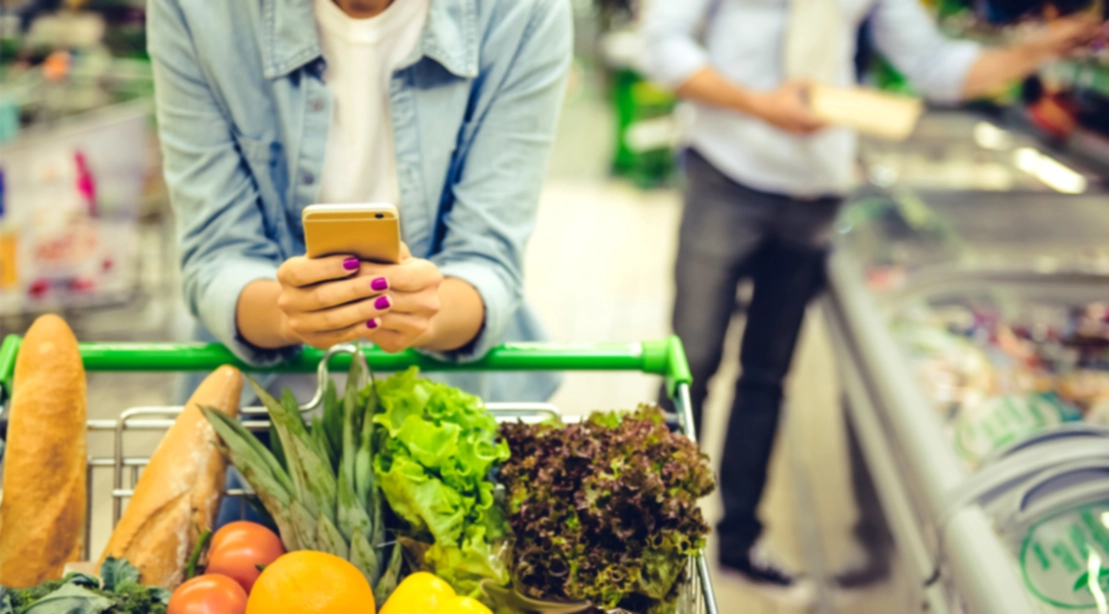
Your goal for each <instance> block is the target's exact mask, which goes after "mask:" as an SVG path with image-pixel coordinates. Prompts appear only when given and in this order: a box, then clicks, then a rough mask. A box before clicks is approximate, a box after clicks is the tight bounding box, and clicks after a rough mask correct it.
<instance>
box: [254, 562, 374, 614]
mask: <svg viewBox="0 0 1109 614" xmlns="http://www.w3.org/2000/svg"><path fill="white" fill-rule="evenodd" d="M374 613H375V607H374V593H373V590H372V589H371V588H370V583H369V582H368V581H367V580H366V577H365V576H363V575H362V572H360V571H358V568H357V567H355V566H354V565H351V564H350V563H349V562H348V561H346V560H344V559H341V558H339V557H337V556H335V555H333V554H327V553H324V552H312V551H310V550H299V551H297V552H290V553H289V554H286V555H284V556H282V557H281V558H279V559H277V560H276V561H274V562H273V563H272V564H270V565H269V566H267V567H266V570H265V571H263V572H262V575H261V576H258V580H257V581H256V582H255V583H254V589H253V590H251V591H250V599H249V600H248V601H247V604H246V614H374Z"/></svg>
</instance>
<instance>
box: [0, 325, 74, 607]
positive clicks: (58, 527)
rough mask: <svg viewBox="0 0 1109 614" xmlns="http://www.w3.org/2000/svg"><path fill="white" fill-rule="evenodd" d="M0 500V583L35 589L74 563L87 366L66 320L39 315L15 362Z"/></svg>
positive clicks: (28, 332)
mask: <svg viewBox="0 0 1109 614" xmlns="http://www.w3.org/2000/svg"><path fill="white" fill-rule="evenodd" d="M14 383H15V394H14V395H13V397H12V403H11V411H10V413H9V416H8V442H7V452H6V453H5V458H4V482H3V499H2V500H0V585H3V586H8V587H16V588H26V587H29V586H35V585H37V584H40V583H42V582H44V581H46V580H54V579H57V578H60V577H62V572H63V570H64V569H65V565H66V563H69V562H73V561H78V560H80V558H81V551H82V546H83V539H84V537H85V536H84V535H83V532H84V524H85V513H86V504H87V501H88V492H87V482H86V479H87V477H86V476H87V474H86V466H87V462H88V461H87V456H88V455H87V452H86V449H87V435H86V425H85V414H86V411H87V407H86V403H87V397H86V382H85V368H84V366H83V365H82V363H81V352H80V351H79V350H78V349H77V339H76V338H75V337H74V336H73V331H71V330H70V329H69V326H67V325H66V323H65V321H64V320H62V319H61V318H59V317H57V316H53V315H46V316H42V317H40V318H39V319H37V320H35V323H34V324H33V325H31V328H30V330H28V331H27V335H26V336H25V337H24V338H23V344H22V346H21V347H20V351H19V357H18V358H17V359H16V362H15V382H14Z"/></svg>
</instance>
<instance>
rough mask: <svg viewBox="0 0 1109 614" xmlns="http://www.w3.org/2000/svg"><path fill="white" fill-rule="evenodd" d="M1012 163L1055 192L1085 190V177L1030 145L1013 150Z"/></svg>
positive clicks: (1073, 192) (1079, 192) (1078, 191)
mask: <svg viewBox="0 0 1109 614" xmlns="http://www.w3.org/2000/svg"><path fill="white" fill-rule="evenodd" d="M1013 164H1015V165H1016V167H1017V168H1019V169H1020V170H1022V171H1024V172H1026V173H1028V174H1029V175H1032V176H1033V177H1035V178H1036V179H1039V180H1040V181H1042V182H1043V183H1044V184H1045V185H1047V186H1048V187H1050V188H1051V189H1053V190H1055V191H1056V192H1062V193H1063V194H1082V193H1084V192H1085V191H1086V187H1087V183H1086V178H1085V177H1083V176H1082V175H1081V174H1079V173H1078V172H1076V171H1074V170H1073V169H1071V168H1070V167H1068V166H1066V165H1064V164H1063V163H1061V162H1059V161H1058V160H1056V159H1055V158H1052V157H1051V156H1047V155H1044V154H1042V153H1040V152H1038V151H1036V150H1035V149H1032V148H1031V147H1021V148H1020V149H1017V150H1016V151H1014V152H1013Z"/></svg>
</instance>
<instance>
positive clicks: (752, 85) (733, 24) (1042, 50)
mask: <svg viewBox="0 0 1109 614" xmlns="http://www.w3.org/2000/svg"><path fill="white" fill-rule="evenodd" d="M919 1H920V0H651V1H650V2H649V3H648V4H647V8H646V13H645V15H644V19H643V34H644V37H645V40H646V44H645V62H644V67H645V68H646V70H647V72H648V73H649V74H650V76H651V77H653V78H654V79H655V80H657V81H659V82H661V83H663V84H664V85H667V86H669V87H672V88H673V89H674V90H676V91H677V93H678V95H679V96H680V97H682V98H684V99H686V100H689V101H691V102H692V103H693V106H694V107H695V109H696V118H695V120H694V123H693V124H692V128H691V130H690V133H689V135H688V136H689V142H690V149H689V151H687V152H686V156H685V171H686V177H685V179H686V182H685V196H684V199H685V210H684V213H683V218H682V224H681V231H680V247H679V253H678V260H677V265H676V280H677V299H676V302H675V305H674V315H673V325H674V330H675V332H676V333H677V334H678V335H679V336H680V337H681V338H682V341H683V342H684V343H685V347H686V352H687V354H688V357H689V361H690V366H691V368H692V371H693V378H694V386H693V390H692V396H693V399H692V400H693V409H694V412H695V416H696V418H697V421H698V425H699V424H700V416H701V406H702V404H703V402H704V400H705V397H706V395H707V382H708V381H709V379H710V378H711V377H712V376H713V375H714V374H715V372H716V370H717V368H718V366H719V364H720V360H721V354H722V351H723V343H724V333H725V330H726V328H727V326H728V323H729V321H730V319H731V315H732V313H733V311H734V309H735V299H736V288H737V284H738V283H739V282H740V281H741V280H742V279H744V278H747V277H750V278H751V279H752V280H753V283H754V294H753V297H752V302H751V305H750V308H749V310H748V313H747V328H746V332H745V334H744V339H743V347H742V350H741V356H740V360H741V363H742V375H741V376H740V378H739V381H738V382H737V384H736V389H735V399H734V401H733V405H732V411H731V417H730V419H729V424H728V430H727V435H726V443H725V448H724V454H723V457H722V459H721V473H720V488H721V493H722V496H723V501H724V518H723V520H722V521H721V522H720V524H719V526H718V536H719V539H720V550H719V556H720V563H721V564H722V566H724V567H725V568H727V569H730V570H733V571H735V572H738V573H739V574H740V575H741V576H742V577H744V578H745V579H746V580H748V581H750V582H751V583H754V584H755V585H757V586H759V587H761V588H764V589H767V591H768V592H770V593H772V594H776V595H779V596H782V597H783V598H785V599H786V600H790V601H805V600H807V599H808V598H809V597H810V596H811V584H809V583H807V582H803V581H801V580H802V579H801V578H800V577H799V576H798V574H796V573H794V572H792V571H790V570H788V569H786V568H785V566H784V565H782V564H781V563H778V562H775V561H773V560H772V559H771V557H768V556H766V552H765V550H764V549H763V548H762V547H761V545H760V544H759V537H760V534H761V532H762V524H761V523H760V521H759V519H758V516H757V508H758V505H759V501H760V499H761V496H762V492H763V489H764V486H765V482H766V472H767V465H768V463H769V458H770V454H771V450H772V446H773V442H774V439H775V432H776V429H777V424H778V417H779V411H780V407H781V403H782V381H783V378H784V377H785V376H786V374H787V373H788V371H789V366H790V361H791V359H792V355H793V349H794V345H795V343H796V340H797V335H798V332H799V331H800V328H801V323H802V320H803V317H804V314H805V309H806V306H807V304H808V302H809V301H810V299H811V298H812V297H813V296H814V295H815V294H816V293H817V292H818V291H819V290H820V289H821V286H822V282H823V270H824V261H825V255H826V252H827V248H828V245H829V241H830V238H831V230H832V224H833V221H834V220H835V217H836V214H837V211H838V208H839V205H840V203H841V201H842V199H843V197H844V195H845V194H846V193H847V192H848V190H850V189H851V187H852V185H851V184H852V173H853V166H854V164H855V147H856V136H855V134H854V133H852V132H851V131H850V130H847V129H844V128H835V127H827V126H825V125H824V124H823V123H822V122H821V121H820V120H819V119H818V118H817V117H816V116H815V115H814V114H813V112H812V111H811V110H810V108H809V106H808V105H807V103H806V95H807V89H808V83H811V82H823V83H827V84H829V85H837V86H846V85H849V84H851V83H853V82H854V74H853V63H852V58H853V56H854V54H855V45H856V41H857V36H856V34H857V32H858V28H859V25H860V24H861V22H862V21H863V20H864V19H865V18H866V17H867V16H870V17H871V19H872V26H873V27H872V34H873V38H874V42H875V43H876V46H877V48H878V50H880V51H881V52H883V53H884V54H885V55H886V56H887V57H888V58H889V59H890V60H891V61H892V62H893V63H894V65H896V66H897V67H898V68H899V69H900V70H901V71H902V72H904V73H905V74H907V75H908V77H909V78H910V79H911V80H912V82H913V83H914V84H915V85H916V86H917V87H918V88H919V89H920V90H921V91H923V92H924V94H926V95H927V96H929V97H930V98H932V99H933V100H937V101H940V102H956V101H959V100H962V99H966V98H975V97H979V96H983V95H987V94H990V93H993V92H995V91H996V90H998V89H999V88H1001V87H1003V86H1005V85H1006V84H1009V83H1011V82H1012V81H1013V80H1015V79H1019V78H1021V77H1023V76H1025V75H1028V74H1029V73H1031V72H1033V71H1034V70H1036V69H1037V68H1038V67H1039V66H1041V65H1042V64H1043V63H1044V62H1046V61H1048V60H1050V59H1052V58H1055V57H1058V56H1060V55H1063V54H1066V53H1068V52H1069V51H1071V50H1072V49H1073V48H1075V47H1076V46H1080V45H1083V44H1086V43H1087V42H1089V41H1091V40H1092V39H1093V38H1095V37H1097V36H1098V35H1099V33H1101V32H1103V30H1102V28H1103V26H1102V24H1101V23H1100V22H1099V21H1097V20H1096V19H1094V18H1089V17H1074V18H1066V19H1062V20H1059V21H1056V22H1054V23H1052V24H1050V26H1049V27H1047V28H1044V29H1043V30H1041V31H1039V32H1038V33H1037V34H1036V35H1035V36H1033V37H1031V38H1029V39H1028V40H1026V41H1024V42H1022V43H1019V44H1016V45H1013V46H1010V47H1005V48H997V49H988V50H984V49H982V48H980V47H979V46H978V45H976V44H973V43H969V42H956V41H950V40H947V39H945V38H944V37H943V36H941V35H940V33H939V32H938V31H937V28H936V27H935V25H934V23H933V22H932V19H931V17H930V16H929V15H928V14H927V12H926V11H925V9H924V8H923V7H922V6H921V5H920V3H919ZM702 26H704V29H703V35H704V46H702V45H701V44H700V43H699V42H698V38H697V36H698V33H700V32H702Z"/></svg>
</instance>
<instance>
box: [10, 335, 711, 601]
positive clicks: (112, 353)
mask: <svg viewBox="0 0 1109 614" xmlns="http://www.w3.org/2000/svg"><path fill="white" fill-rule="evenodd" d="M21 342H22V339H21V338H20V337H19V336H16V335H11V336H8V337H7V338H5V339H4V341H3V344H0V404H4V403H6V402H7V399H8V398H10V396H11V394H12V389H13V381H12V380H13V377H14V370H15V359H16V356H17V355H18V353H19V346H20V343H21ZM81 356H82V358H83V360H84V364H85V369H86V370H87V371H89V372H106V371H114V372H148V373H149V372H207V371H212V370H214V369H216V368H217V367H219V366H221V365H226V364H230V365H234V366H236V367H238V368H239V369H241V370H243V371H244V372H258V371H259V369H257V368H254V367H251V366H250V365H247V364H244V363H243V362H242V361H241V360H239V359H238V358H236V357H235V356H234V355H233V354H232V353H231V352H230V351H229V350H228V349H227V348H226V347H224V346H222V345H219V344H175V343H155V344H149V343H82V344H81ZM355 357H358V359H359V360H361V359H363V358H364V359H365V361H366V363H367V366H369V367H370V368H371V369H373V370H374V371H378V372H396V371H401V370H404V369H407V368H409V367H412V366H416V367H419V368H420V370H421V371H424V372H441V371H455V370H467V371H639V372H642V373H647V374H654V375H661V376H663V377H665V378H666V386H667V390H668V391H669V393H670V396H671V397H672V398H673V400H674V405H675V408H676V410H677V413H676V415H674V416H671V417H670V418H671V419H672V421H673V422H674V423H675V424H676V426H677V427H678V428H680V429H681V431H682V432H684V433H685V434H686V435H687V436H688V437H690V438H691V439H695V437H696V435H695V433H694V430H693V428H692V426H693V414H692V411H691V407H690V398H689V384H690V383H691V380H692V378H691V376H690V372H689V365H688V363H687V362H686V358H685V351H684V350H683V349H682V344H681V341H679V340H678V339H677V338H676V337H671V338H668V339H662V340H655V341H645V342H642V343H633V344H602V345H575V346H559V345H548V344H512V345H505V346H501V347H499V348H496V349H494V350H492V351H491V352H489V353H488V354H487V355H486V356H485V357H484V358H482V359H481V360H478V361H476V362H470V363H466V364H449V363H443V362H439V361H436V360H434V359H432V358H430V357H428V356H425V355H423V354H419V353H417V352H411V351H410V352H403V353H399V354H387V353H385V352H382V351H380V350H377V349H361V348H356V347H354V346H349V345H347V346H338V347H336V348H332V349H331V350H329V351H326V352H324V351H320V350H315V349H311V348H309V349H305V350H304V351H303V352H301V353H299V354H298V355H297V356H296V357H294V358H292V359H291V360H289V361H287V362H284V363H282V364H279V365H276V366H274V367H270V368H266V369H264V371H265V372H267V373H311V372H313V371H314V372H316V373H317V375H318V377H319V379H320V384H321V385H320V386H319V387H318V389H317V391H316V395H315V397H314V398H313V399H311V400H310V401H308V402H307V403H305V405H303V406H302V407H304V408H312V407H314V406H316V405H318V404H319V402H320V400H321V399H322V396H323V390H324V386H323V384H325V383H326V382H327V380H328V378H329V377H330V375H329V373H330V372H331V371H338V370H342V371H345V370H346V369H349V367H350V363H351V361H352V360H353V359H355ZM182 409H183V408H182V407H133V408H130V409H127V410H125V411H123V412H122V413H121V414H120V416H119V418H118V419H116V420H89V431H90V433H91V432H101V433H105V434H106V435H107V436H109V437H110V438H111V439H112V443H113V445H112V451H113V452H112V455H111V456H97V455H95V454H94V455H91V456H90V458H89V465H88V484H89V497H88V499H89V510H88V513H87V514H86V533H87V534H91V532H92V528H91V527H92V522H93V511H94V507H93V503H92V502H93V500H94V496H93V494H94V493H93V492H92V491H93V484H94V479H93V477H94V474H95V473H96V472H101V471H109V470H110V471H111V472H112V486H113V487H112V492H111V499H112V526H115V524H116V523H117V522H119V519H120V516H121V515H122V513H123V506H124V501H126V500H127V499H128V498H129V497H130V496H131V494H132V492H133V488H134V485H135V483H136V482H137V481H138V479H139V475H140V474H141V472H142V469H143V467H145V466H146V464H147V462H148V461H149V459H148V458H143V457H137V456H130V455H127V454H125V446H124V437H125V434H127V433H132V432H155V433H158V432H164V431H166V430H167V429H168V428H169V427H170V426H171V425H172V424H173V420H174V418H175V417H176V416H177V414H179V413H180V412H181V410H182ZM489 410H490V411H491V412H493V413H494V414H495V415H496V416H497V417H498V419H499V420H516V419H524V420H528V419H539V418H547V417H558V418H559V419H561V418H562V414H561V413H560V412H559V410H558V408H556V407H554V406H553V405H550V404H546V403H499V404H490V405H489ZM242 414H243V419H244V425H245V426H246V427H247V428H248V429H251V430H256V431H262V430H266V429H268V428H269V422H268V421H267V419H266V418H267V414H266V411H265V409H264V408H262V407H247V408H243V410H242ZM0 417H2V416H0ZM227 494H228V495H229V496H239V497H240V501H242V500H243V499H242V495H244V494H249V493H247V492H243V491H241V490H234V489H232V490H228V492H227ZM244 511H245V510H244ZM89 541H90V540H89V539H86V540H85V548H86V552H85V559H86V560H89V559H90V554H91V552H89V551H88V550H89V549H90V544H89ZM689 565H690V568H689V573H688V574H687V575H688V577H689V582H688V583H687V584H686V586H684V587H683V590H682V595H681V597H680V600H679V606H678V611H679V612H681V613H682V614H717V613H718V612H719V610H718V609H717V605H716V600H715V596H714V593H713V588H712V581H711V578H710V576H709V568H708V564H707V561H706V559H705V556H704V553H700V554H698V555H697V556H695V557H692V558H691V560H690V562H689Z"/></svg>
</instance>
